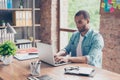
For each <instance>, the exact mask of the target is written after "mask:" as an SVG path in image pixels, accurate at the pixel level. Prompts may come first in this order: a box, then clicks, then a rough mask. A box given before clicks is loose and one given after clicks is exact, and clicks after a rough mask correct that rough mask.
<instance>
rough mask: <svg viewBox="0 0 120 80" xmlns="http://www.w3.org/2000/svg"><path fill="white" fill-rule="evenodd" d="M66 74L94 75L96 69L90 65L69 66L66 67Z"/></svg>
mask: <svg viewBox="0 0 120 80" xmlns="http://www.w3.org/2000/svg"><path fill="white" fill-rule="evenodd" d="M64 70H65V74H75V75H83V76H93V73H94V72H95V69H93V68H89V67H79V66H77V67H67V68H64Z"/></svg>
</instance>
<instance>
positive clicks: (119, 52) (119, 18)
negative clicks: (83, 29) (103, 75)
mask: <svg viewBox="0 0 120 80" xmlns="http://www.w3.org/2000/svg"><path fill="white" fill-rule="evenodd" d="M100 14H101V17H100V32H101V34H102V35H103V38H104V41H105V47H104V49H103V68H104V69H107V70H110V71H113V72H117V73H120V10H117V9H116V10H115V12H114V13H107V12H104V11H103V9H102V8H101V10H100Z"/></svg>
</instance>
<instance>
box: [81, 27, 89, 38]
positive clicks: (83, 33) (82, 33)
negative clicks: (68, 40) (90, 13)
mask: <svg viewBox="0 0 120 80" xmlns="http://www.w3.org/2000/svg"><path fill="white" fill-rule="evenodd" d="M88 30H89V28H87V29H86V30H85V31H84V32H81V35H82V36H85V34H86V33H87V32H88Z"/></svg>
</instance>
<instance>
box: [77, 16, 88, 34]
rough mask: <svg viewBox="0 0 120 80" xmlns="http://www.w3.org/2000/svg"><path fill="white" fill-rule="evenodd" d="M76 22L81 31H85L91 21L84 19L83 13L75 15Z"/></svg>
mask: <svg viewBox="0 0 120 80" xmlns="http://www.w3.org/2000/svg"><path fill="white" fill-rule="evenodd" d="M75 23H76V26H77V28H78V30H79V32H84V31H85V30H86V29H87V26H86V25H87V24H88V23H89V20H88V19H84V16H83V15H80V16H76V17H75Z"/></svg>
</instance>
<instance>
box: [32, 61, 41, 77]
mask: <svg viewBox="0 0 120 80" xmlns="http://www.w3.org/2000/svg"><path fill="white" fill-rule="evenodd" d="M40 65H41V62H31V64H30V71H31V75H33V76H38V75H40Z"/></svg>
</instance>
